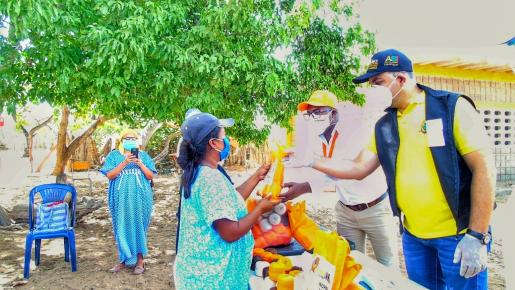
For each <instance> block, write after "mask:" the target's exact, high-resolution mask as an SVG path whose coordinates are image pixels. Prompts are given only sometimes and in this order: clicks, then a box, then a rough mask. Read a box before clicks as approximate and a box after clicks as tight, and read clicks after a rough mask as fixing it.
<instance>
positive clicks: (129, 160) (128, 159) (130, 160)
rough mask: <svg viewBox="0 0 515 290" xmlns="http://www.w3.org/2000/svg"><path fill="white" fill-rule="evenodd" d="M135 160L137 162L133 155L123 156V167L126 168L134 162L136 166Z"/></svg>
mask: <svg viewBox="0 0 515 290" xmlns="http://www.w3.org/2000/svg"><path fill="white" fill-rule="evenodd" d="M137 160H139V159H138V158H136V157H135V156H134V155H132V154H129V155H125V160H123V163H124V165H125V166H127V165H129V163H133V162H135V163H136V164H137Z"/></svg>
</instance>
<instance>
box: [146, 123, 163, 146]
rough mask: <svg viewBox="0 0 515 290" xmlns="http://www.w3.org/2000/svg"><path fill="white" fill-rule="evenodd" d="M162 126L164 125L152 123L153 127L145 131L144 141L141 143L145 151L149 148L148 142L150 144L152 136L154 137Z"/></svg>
mask: <svg viewBox="0 0 515 290" xmlns="http://www.w3.org/2000/svg"><path fill="white" fill-rule="evenodd" d="M162 125H163V124H162V123H156V122H152V125H150V127H148V128H147V129H146V130H145V134H144V135H143V140H142V142H141V146H142V147H143V149H145V148H147V145H148V142H150V139H151V138H152V136H154V134H155V133H156V132H157V130H158V129H159V128H161V126H162Z"/></svg>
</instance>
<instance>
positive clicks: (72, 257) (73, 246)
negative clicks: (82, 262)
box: [68, 230, 77, 272]
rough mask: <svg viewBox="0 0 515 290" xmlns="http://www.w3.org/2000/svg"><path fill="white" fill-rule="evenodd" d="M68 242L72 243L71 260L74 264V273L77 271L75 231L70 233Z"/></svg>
mask: <svg viewBox="0 0 515 290" xmlns="http://www.w3.org/2000/svg"><path fill="white" fill-rule="evenodd" d="M68 240H69V241H68V242H69V243H70V260H71V264H72V272H75V271H77V251H76V249H75V231H74V230H71V231H69V232H68Z"/></svg>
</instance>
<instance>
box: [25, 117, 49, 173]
mask: <svg viewBox="0 0 515 290" xmlns="http://www.w3.org/2000/svg"><path fill="white" fill-rule="evenodd" d="M51 121H52V116H50V117H48V118H47V119H46V120H45V121H43V122H41V123H38V124H37V125H36V126H34V128H32V129H30V131H29V137H28V139H27V144H28V153H29V162H30V172H31V173H33V172H34V155H33V150H32V149H33V148H32V147H33V145H34V137H35V136H36V132H37V131H38V130H39V129H41V128H43V127H44V126H46V125H47V124H48V123H50V122H51Z"/></svg>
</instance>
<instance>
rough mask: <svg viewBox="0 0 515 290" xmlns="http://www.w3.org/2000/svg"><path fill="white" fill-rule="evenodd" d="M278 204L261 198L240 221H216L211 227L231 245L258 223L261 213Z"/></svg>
mask: <svg viewBox="0 0 515 290" xmlns="http://www.w3.org/2000/svg"><path fill="white" fill-rule="evenodd" d="M278 203H279V201H275V202H272V201H270V200H269V199H268V198H263V199H261V200H260V201H259V202H258V204H257V205H256V207H255V208H254V210H253V211H251V212H250V213H249V214H247V215H246V216H245V217H244V218H242V219H241V220H238V221H232V220H229V219H226V218H224V219H218V220H215V221H214V222H213V226H214V227H215V230H216V231H217V232H218V234H219V235H220V236H221V237H222V239H224V241H226V242H228V243H232V242H234V241H237V240H239V239H240V238H241V237H243V236H244V235H246V234H247V233H248V232H249V231H250V230H251V229H252V227H253V226H254V225H255V224H256V223H257V222H258V219H259V217H260V216H261V215H262V214H263V213H265V212H268V211H270V210H272V209H273V207H274V206H275V205H276V204H278Z"/></svg>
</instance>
